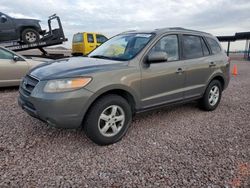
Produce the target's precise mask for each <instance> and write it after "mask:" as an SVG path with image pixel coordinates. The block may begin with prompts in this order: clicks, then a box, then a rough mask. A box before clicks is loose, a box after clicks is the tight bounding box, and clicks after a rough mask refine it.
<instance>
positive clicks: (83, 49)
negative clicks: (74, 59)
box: [72, 32, 108, 56]
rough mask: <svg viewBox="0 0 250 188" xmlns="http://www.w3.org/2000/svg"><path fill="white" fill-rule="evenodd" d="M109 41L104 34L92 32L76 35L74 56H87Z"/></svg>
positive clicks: (74, 38) (73, 44)
mask: <svg viewBox="0 0 250 188" xmlns="http://www.w3.org/2000/svg"><path fill="white" fill-rule="evenodd" d="M107 40H108V38H107V37H105V36H104V35H103V34H100V33H92V32H81V33H76V34H74V36H73V40H72V55H73V56H78V55H83V56H86V55H88V54H89V53H90V52H92V51H93V50H94V49H96V48H97V47H98V46H100V45H101V44H102V43H104V42H106V41H107Z"/></svg>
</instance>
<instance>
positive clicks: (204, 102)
mask: <svg viewBox="0 0 250 188" xmlns="http://www.w3.org/2000/svg"><path fill="white" fill-rule="evenodd" d="M221 95H222V87H221V83H220V81H218V80H213V81H212V82H210V84H209V85H208V87H207V89H206V91H205V94H204V95H203V98H202V99H201V100H200V106H201V108H202V109H203V110H206V111H212V110H215V109H216V108H217V106H218V105H219V103H220V99H221Z"/></svg>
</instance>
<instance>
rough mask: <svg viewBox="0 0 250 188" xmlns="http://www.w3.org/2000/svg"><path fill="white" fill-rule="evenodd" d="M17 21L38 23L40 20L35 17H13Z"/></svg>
mask: <svg viewBox="0 0 250 188" xmlns="http://www.w3.org/2000/svg"><path fill="white" fill-rule="evenodd" d="M14 19H15V20H16V21H18V22H22V23H39V22H40V20H37V19H25V18H14Z"/></svg>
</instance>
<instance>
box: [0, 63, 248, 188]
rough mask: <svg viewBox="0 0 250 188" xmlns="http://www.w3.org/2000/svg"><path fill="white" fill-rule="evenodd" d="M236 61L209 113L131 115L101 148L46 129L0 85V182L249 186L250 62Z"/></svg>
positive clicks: (191, 108)
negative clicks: (118, 135) (119, 134)
mask: <svg viewBox="0 0 250 188" xmlns="http://www.w3.org/2000/svg"><path fill="white" fill-rule="evenodd" d="M233 63H235V62H233ZM237 64H238V71H239V75H238V76H237V77H235V78H232V80H231V83H230V85H229V88H228V89H227V90H226V91H225V92H224V93H223V98H222V101H221V104H220V105H219V107H218V109H217V110H216V111H213V112H203V111H201V110H199V109H198V108H197V104H196V103H190V104H186V105H181V106H176V107H172V108H166V109H162V110H158V111H154V112H151V113H147V114H143V115H138V116H136V117H135V119H134V121H133V124H132V126H131V128H130V130H129V132H128V134H127V135H126V136H125V137H124V138H123V140H122V141H120V142H119V143H117V144H114V145H110V146H107V147H100V146H97V145H95V144H93V143H92V142H91V141H89V140H88V139H87V138H86V136H85V135H84V133H83V132H82V131H80V130H58V129H54V128H50V127H47V126H46V125H45V124H44V123H42V122H40V121H38V120H36V119H33V118H32V117H30V116H28V115H27V114H26V113H24V112H23V111H22V110H21V109H20V108H19V107H18V105H17V102H16V98H17V95H18V92H17V89H16V88H8V89H1V90H0V187H105V186H109V187H121V186H126V187H145V186H147V187H157V186H160V187H210V188H216V187H250V99H249V98H250V62H243V61H241V62H238V63H237Z"/></svg>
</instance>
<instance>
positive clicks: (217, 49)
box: [206, 37, 221, 54]
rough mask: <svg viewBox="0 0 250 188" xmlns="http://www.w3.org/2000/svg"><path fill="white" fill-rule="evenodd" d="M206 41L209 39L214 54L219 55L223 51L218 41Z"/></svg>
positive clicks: (210, 39)
mask: <svg viewBox="0 0 250 188" xmlns="http://www.w3.org/2000/svg"><path fill="white" fill-rule="evenodd" d="M206 39H207V42H208V44H209V46H210V47H211V50H212V52H213V54H217V53H219V52H220V51H221V47H220V45H219V44H218V42H217V41H216V40H214V39H212V38H208V37H207V38H206Z"/></svg>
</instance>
